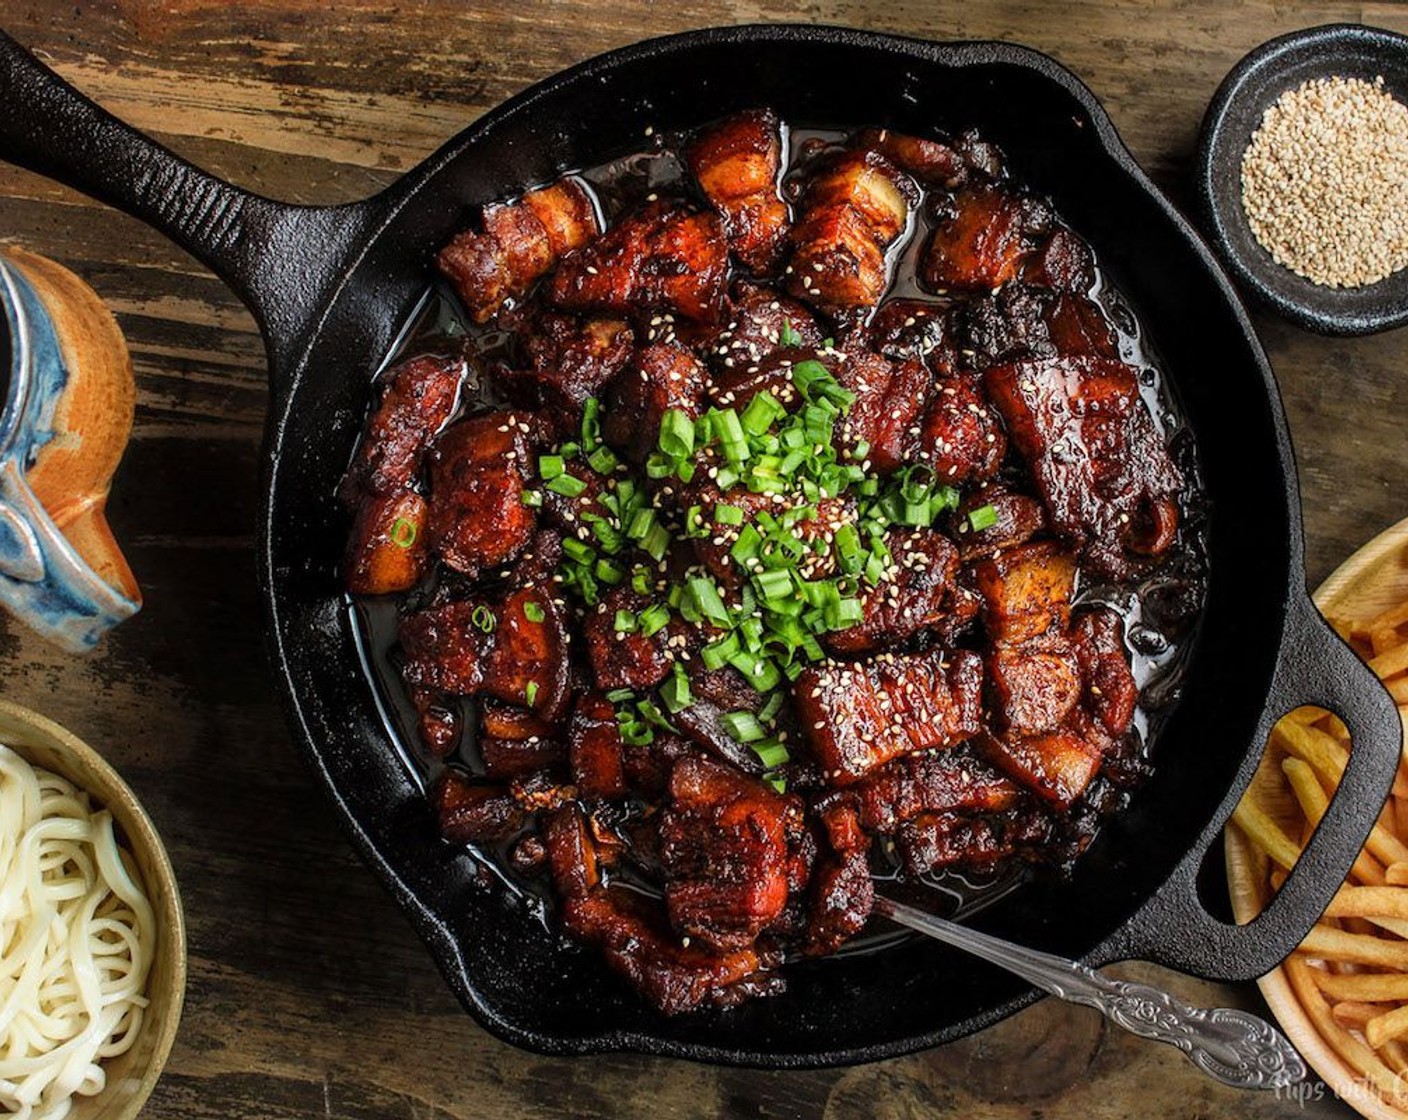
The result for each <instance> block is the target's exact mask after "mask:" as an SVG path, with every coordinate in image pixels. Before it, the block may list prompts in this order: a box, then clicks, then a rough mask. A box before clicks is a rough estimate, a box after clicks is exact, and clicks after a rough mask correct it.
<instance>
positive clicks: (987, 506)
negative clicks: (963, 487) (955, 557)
mask: <svg viewBox="0 0 1408 1120" xmlns="http://www.w3.org/2000/svg"><path fill="white" fill-rule="evenodd" d="M980 510H981V511H983V514H982V519H981V521H980V522H979V524H980V525H981V528H977V529H975V528H973V525H974V522H973V515H974V514H976V513H978V511H980ZM954 522H955V527H954V541H955V542H956V543H957V544H958V554H959V556H961V557H962V558H963V559H964V560H972V559H974V558H975V557H978V556H981V555H985V554H986V555H988V556H991V555H992V554H993V553H995V552H1000V551H1001V550H1003V549H1006V548H1012V547H1013V546H1015V545H1019V544H1026V543H1027V541H1029V540H1031V539H1032V537H1034V536H1036V534H1037V533H1039V532H1041V531H1042V530H1043V529H1044V528H1046V514H1045V511H1043V510H1042V508H1041V503H1040V502H1038V501H1037V500H1036V499H1035V498H1032V497H1028V496H1027V495H1026V494H1018V493H1017V492H1015V491H1013V490H1009V489H1008V488H1007V487H1005V486H1002V485H1000V484H999V483H995V482H989V483H985V484H984V485H982V486H979V487H977V488H976V489H973V490H970V491H968V492H967V493H966V494H965V495H964V496H963V499H962V501H960V502H959V505H958V510H957V511H956V513H955V515H954Z"/></svg>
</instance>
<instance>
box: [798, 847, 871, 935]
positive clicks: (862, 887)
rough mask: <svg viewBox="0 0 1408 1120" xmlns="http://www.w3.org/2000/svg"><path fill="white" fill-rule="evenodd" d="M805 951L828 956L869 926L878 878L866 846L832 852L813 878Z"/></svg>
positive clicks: (824, 859) (821, 862)
mask: <svg viewBox="0 0 1408 1120" xmlns="http://www.w3.org/2000/svg"><path fill="white" fill-rule="evenodd" d="M809 901H810V906H809V908H808V913H807V928H806V934H805V937H804V939H803V943H802V951H803V952H804V953H806V954H808V955H809V956H826V955H827V954H829V953H834V952H835V951H836V950H837V949H839V948H840V947H841V946H842V945H843V944H845V943H846V942H847V941H849V940H850V939H851V938H852V937H854V936H855V935H856V934H858V933H860V931H861V930H863V929H864V928H865V923H866V922H867V921H869V920H870V911H871V909H872V908H873V907H874V905H875V880H874V879H873V878H871V875H870V862H869V860H868V859H867V858H866V854H865V851H864V850H863V849H851V850H849V851H845V852H838V853H835V854H833V855H828V856H826V857H824V858H822V859H821V860H819V861H818V863H817V867H816V870H815V872H814V873H813V877H812V887H811V892H810V899H809Z"/></svg>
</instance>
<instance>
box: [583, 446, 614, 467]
mask: <svg viewBox="0 0 1408 1120" xmlns="http://www.w3.org/2000/svg"><path fill="white" fill-rule="evenodd" d="M619 462H620V460H619V459H617V458H616V452H614V451H612V450H611V448H609V447H607V446H606V445H605V444H602V445H601V446H600V447H598V448H597V449H596V450H595V451H593V452H592V453H591V454H589V455H588V456H587V463H588V464H589V465H590V466H591V468H592V470H594V471H596V473H597V474H610V473H611V472H612V471H614V470H615V469H616V464H617V463H619Z"/></svg>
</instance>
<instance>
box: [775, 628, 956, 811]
mask: <svg viewBox="0 0 1408 1120" xmlns="http://www.w3.org/2000/svg"><path fill="white" fill-rule="evenodd" d="M982 677H983V671H982V659H981V658H979V657H978V655H977V654H975V653H971V652H969V651H967V650H955V651H951V652H950V651H941V650H931V651H930V652H928V653H923V654H904V655H899V654H881V655H880V656H879V657H876V658H874V659H872V660H869V661H861V662H855V663H844V662H831V663H824V664H822V665H819V666H812V667H810V668H808V669H806V670H804V671H803V672H802V674H801V675H800V676H799V677H798V678H797V680H796V681H795V682H794V684H793V697H794V698H795V700H796V702H797V708H798V712H799V715H800V718H801V721H802V727H803V731H804V734H805V735H806V738H807V742H808V744H809V745H810V747H811V752H812V754H813V755H814V756H815V757H816V760H817V762H818V763H819V765H820V766H821V768H822V774H823V776H824V778H825V779H826V780H827V782H828V783H829V784H831V785H833V786H848V785H853V784H854V783H855V782H857V781H859V780H860V779H861V778H863V777H865V776H866V775H867V774H869V773H870V772H871V771H872V770H874V769H875V768H876V767H878V766H883V765H884V764H885V763H887V762H889V761H890V760H891V759H894V758H898V757H899V756H900V755H904V754H910V753H912V752H914V751H920V750H926V749H928V748H930V747H948V746H952V745H953V744H955V743H959V742H962V741H963V740H964V739H968V738H971V737H972V736H974V735H976V734H977V733H978V732H979V731H980V730H981V729H982V711H981V695H980V694H981V691H982Z"/></svg>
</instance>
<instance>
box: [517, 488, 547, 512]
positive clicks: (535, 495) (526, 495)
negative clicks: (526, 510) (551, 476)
mask: <svg viewBox="0 0 1408 1120" xmlns="http://www.w3.org/2000/svg"><path fill="white" fill-rule="evenodd" d="M519 501H521V502H522V503H523V504H524V505H525V506H532V507H533V508H534V509H539V508H540V507H541V506H542V504H543V495H542V492H541V491H539V490H525V491H523V493H522V494H520V495H519Z"/></svg>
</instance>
